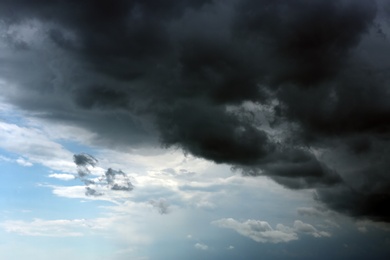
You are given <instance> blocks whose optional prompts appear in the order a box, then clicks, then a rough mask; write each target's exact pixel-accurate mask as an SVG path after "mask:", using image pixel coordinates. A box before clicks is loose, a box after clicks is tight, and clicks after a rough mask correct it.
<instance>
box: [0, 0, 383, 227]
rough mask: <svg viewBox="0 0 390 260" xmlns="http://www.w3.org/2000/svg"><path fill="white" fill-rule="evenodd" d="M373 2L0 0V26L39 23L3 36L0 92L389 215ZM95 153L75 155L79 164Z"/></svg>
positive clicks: (33, 107)
mask: <svg viewBox="0 0 390 260" xmlns="http://www.w3.org/2000/svg"><path fill="white" fill-rule="evenodd" d="M383 2H384V1H347V0H341V1H338V0H337V1H336V0H314V1H304V0H294V1H280V0H276V1H270V0H260V1H255V0H243V1H235V0H230V1H217V0H214V1H212V0H208V1H206V0H204V1H192V0H187V1H173V0H172V1H164V3H162V2H161V3H160V2H159V1H139V0H132V1H122V0H120V1H115V3H114V2H113V3H108V2H105V1H90V0H88V1H44V0H41V1H34V2H31V1H27V0H13V1H2V2H1V3H0V17H1V19H2V21H3V23H4V24H5V27H7V26H11V25H12V26H20V27H23V26H26V24H29V21H38V22H35V25H34V26H36V27H38V29H37V30H38V33H37V34H36V35H38V36H39V37H37V36H36V37H37V39H35V38H34V39H30V38H28V37H27V36H23V35H22V36H23V37H24V38H23V37H21V38H20V37H19V36H20V35H19V36H18V35H16V36H15V35H9V36H7V37H6V38H4V39H1V40H2V41H3V42H7V41H8V42H7V43H6V45H7V46H8V47H7V48H6V47H4V48H5V49H4V51H3V52H2V55H3V56H4V59H3V60H4V61H2V63H1V64H0V76H2V77H4V78H5V79H6V80H8V81H10V83H13V84H14V85H12V84H9V86H15V87H12V89H11V87H9V86H8V85H7V87H5V89H4V90H2V96H4V98H5V99H6V100H8V101H9V102H12V103H13V104H14V105H17V106H19V107H21V108H24V109H27V110H28V111H34V112H39V113H38V114H39V115H40V116H42V117H44V118H45V119H47V120H53V121H62V122H66V123H68V124H75V125H79V126H82V127H85V128H88V129H90V130H92V131H93V132H94V133H96V134H97V137H96V139H95V142H96V144H99V145H105V146H109V147H111V148H120V149H127V148H128V147H129V146H142V145H145V146H146V145H156V143H157V142H159V143H160V144H162V145H163V146H166V147H172V146H174V147H178V148H180V149H182V150H183V151H184V152H186V153H191V154H193V155H195V156H198V157H201V158H205V159H207V160H211V161H214V162H216V163H222V164H229V165H231V166H232V167H233V168H235V169H239V170H241V171H242V172H243V173H244V174H247V175H266V176H269V177H270V178H272V179H273V180H275V181H276V182H278V183H279V184H281V185H284V186H286V187H288V188H293V189H302V188H304V189H305V188H314V189H317V195H318V196H317V199H318V200H320V201H321V202H322V203H324V204H325V205H327V206H328V207H330V208H332V209H334V210H337V211H340V212H344V213H347V214H351V215H353V216H356V217H369V218H372V219H376V220H381V221H389V216H390V212H389V211H388V210H386V209H384V208H383V207H381V205H385V204H388V202H389V201H390V195H389V192H388V190H389V189H388V187H389V185H390V179H389V177H388V176H389V175H388V169H389V164H388V163H387V162H386V160H384V159H383V158H384V157H385V156H384V154H387V153H388V152H389V151H388V150H389V147H390V146H389V141H388V139H389V130H390V125H389V120H388V118H390V102H389V100H390V96H389V92H388V88H387V85H388V82H389V77H388V73H387V72H388V67H389V66H390V62H389V61H388V60H389V59H386V58H384V57H387V56H388V55H389V54H390V48H389V45H388V37H387V36H388V33H389V32H388V31H386V30H387V29H386V28H387V27H386V26H387V25H386V26H383V25H384V24H388V20H389V19H388V17H389V16H388V12H386V11H385V8H384V7H383V6H384V5H385V3H383ZM36 24H38V25H36ZM34 28H35V27H34ZM378 28H379V29H378ZM378 30H380V33H378ZM17 33H19V34H23V33H21V32H17ZM384 36H386V37H384ZM18 37H19V38H18ZM31 37H32V36H31ZM38 38H39V39H38ZM34 41H36V42H39V43H36V42H35V43H34ZM33 43H34V44H33ZM18 46H19V47H18ZM23 46H27V47H26V48H24V47H23ZM11 49H12V52H11V51H10V50H11ZM11 53H12V55H11ZM41 53H45V55H41ZM3 56H2V57H3ZM58 57H61V58H60V59H59V58H58ZM37 64H40V66H36V65H37ZM26 67H29V68H31V71H32V72H31V73H30V72H29V73H26V71H27V70H26ZM247 102H251V103H252V104H254V106H262V107H267V109H268V112H267V113H268V114H267V117H265V116H264V118H265V119H264V120H257V119H258V118H259V114H260V113H261V112H258V111H250V110H248V109H247V108H245V103H247ZM232 107H236V108H239V109H238V110H236V111H232V110H231V108H232ZM341 150H342V151H343V156H339V157H337V158H336V157H335V156H334V157H333V158H330V157H326V156H324V155H323V153H333V154H339V153H340V151H341ZM378 158H379V159H378ZM96 162H97V161H95V160H94V158H93V157H92V158H89V157H86V156H85V155H82V156H80V157H75V163H76V165H77V166H78V168H79V177H80V178H85V177H86V176H88V174H89V171H88V167H89V166H94V164H96ZM356 163H357V164H359V165H361V166H362V167H359V168H357V167H353V165H354V164H356ZM115 176H117V177H118V176H122V175H115ZM368 176H369V177H368ZM122 177H123V176H122ZM104 178H107V176H104ZM109 178H111V177H109ZM85 179H87V178H85ZM105 181H107V182H109V181H111V179H106V180H105ZM110 188H111V189H113V190H131V189H132V185H131V183H130V182H126V181H124V182H123V183H116V182H115V183H111V184H110Z"/></svg>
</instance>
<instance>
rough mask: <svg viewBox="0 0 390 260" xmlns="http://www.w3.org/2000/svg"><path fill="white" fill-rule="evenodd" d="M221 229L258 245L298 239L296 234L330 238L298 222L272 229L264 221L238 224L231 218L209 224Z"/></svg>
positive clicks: (279, 225)
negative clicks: (235, 233)
mask: <svg viewBox="0 0 390 260" xmlns="http://www.w3.org/2000/svg"><path fill="white" fill-rule="evenodd" d="M211 224H213V225H216V226H218V227H221V228H229V229H233V230H235V231H236V232H237V233H239V234H241V235H243V236H246V237H249V238H251V239H253V240H254V241H256V242H260V243H281V242H289V241H293V240H297V239H298V233H304V234H307V235H311V236H313V237H330V236H331V235H330V233H328V232H325V231H318V230H317V229H316V228H315V227H314V226H312V225H310V224H307V223H303V222H302V221H300V220H296V221H295V222H294V225H293V227H292V228H291V227H288V226H285V225H282V224H277V225H276V228H275V229H274V228H272V227H271V225H270V224H268V222H266V221H261V220H253V219H248V220H247V221H244V222H239V221H237V220H235V219H233V218H224V219H220V220H216V221H213V222H211Z"/></svg>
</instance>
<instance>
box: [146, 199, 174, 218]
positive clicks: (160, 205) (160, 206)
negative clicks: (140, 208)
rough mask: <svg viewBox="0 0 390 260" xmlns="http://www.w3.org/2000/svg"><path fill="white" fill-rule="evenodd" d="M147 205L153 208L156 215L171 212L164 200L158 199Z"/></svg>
mask: <svg viewBox="0 0 390 260" xmlns="http://www.w3.org/2000/svg"><path fill="white" fill-rule="evenodd" d="M149 203H150V204H151V205H152V206H153V207H154V208H156V209H157V211H158V213H160V214H161V215H165V214H168V213H169V212H170V211H171V209H170V204H169V203H168V201H166V200H165V199H159V200H157V201H156V200H151V201H150V202H149Z"/></svg>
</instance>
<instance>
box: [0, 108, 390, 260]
mask: <svg viewBox="0 0 390 260" xmlns="http://www.w3.org/2000/svg"><path fill="white" fill-rule="evenodd" d="M3 107H7V106H3ZM10 109H11V108H9V107H8V108H4V109H3V110H2V111H1V112H2V114H1V119H2V121H1V131H2V133H1V136H5V138H6V140H5V142H1V143H2V145H1V157H0V158H1V159H0V164H1V174H2V178H3V181H4V183H5V184H6V185H4V187H3V189H1V204H0V205H1V225H0V226H1V233H0V236H1V237H0V240H1V241H2V242H1V247H0V251H1V255H2V256H3V257H5V259H16V258H18V259H20V258H27V257H29V256H31V255H32V254H33V255H35V256H36V257H38V258H39V259H50V258H52V257H53V256H56V257H57V258H59V259H62V258H61V257H63V259H68V258H69V257H74V258H84V259H128V258H132V259H174V258H176V259H177V258H182V257H189V258H191V259H199V258H202V259H238V258H241V257H245V258H247V259H254V258H257V257H258V256H260V255H261V256H263V257H265V258H272V259H284V258H293V259H294V258H297V259H313V258H316V259H321V257H324V259H325V258H329V257H332V258H333V257H334V258H335V259H344V258H347V257H351V258H359V257H361V258H362V259H363V258H365V257H368V256H369V255H370V257H374V258H375V257H376V258H378V259H380V258H384V257H385V256H386V255H387V254H388V253H389V249H388V248H389V247H388V244H389V243H390V239H389V233H388V226H387V225H385V224H378V223H375V222H371V221H360V222H359V221H356V220H354V219H352V218H349V217H346V216H343V215H340V214H338V213H336V212H334V211H331V210H328V209H326V208H324V207H323V206H321V204H319V203H317V202H315V201H314V200H313V192H314V191H313V190H311V189H307V190H299V191H294V190H288V189H285V188H283V187H282V186H280V185H278V184H275V183H274V182H273V181H271V180H269V179H268V178H266V177H243V176H241V175H240V174H239V173H237V172H234V171H232V170H231V169H230V167H229V166H227V165H217V164H214V163H212V162H209V161H205V160H203V159H199V158H195V157H193V156H191V155H187V156H185V155H183V154H182V153H181V151H179V150H177V149H174V150H172V149H169V150H164V149H161V148H154V150H153V151H151V152H145V151H144V152H140V153H137V152H128V153H123V152H118V151H115V150H109V149H104V148H100V147H97V146H92V145H91V144H90V143H89V142H88V136H89V135H90V133H88V132H86V131H82V130H81V129H78V130H79V131H80V132H83V134H84V135H85V136H86V138H85V140H84V142H83V140H79V141H77V142H75V141H74V140H72V139H67V138H68V137H67V135H68V133H69V132H68V131H67V130H68V129H67V128H66V126H61V125H59V124H55V125H52V124H51V123H49V122H45V123H42V122H41V121H35V118H34V117H31V116H29V115H27V114H24V113H22V112H21V111H18V110H17V109H16V108H12V111H14V112H15V114H17V115H18V118H12V117H9V116H8V114H10V111H11V110H10ZM38 122H40V123H41V124H39V123H38ZM10 129H12V131H11V130H10ZM62 129H65V130H62ZM61 130H62V131H63V132H61ZM31 136H34V139H31V138H30V137H31ZM3 140H4V139H3ZM36 140H40V144H42V143H43V144H45V145H44V146H41V145H40V146H38V145H37V141H36ZM21 143H23V146H24V147H20V145H21ZM85 151H86V152H88V153H89V154H91V155H92V154H93V156H94V157H96V158H97V159H98V160H99V163H98V165H97V166H96V167H95V168H93V167H90V170H91V175H92V174H95V177H99V174H101V173H102V172H104V169H107V168H109V167H112V168H114V169H118V170H119V169H121V170H122V171H123V172H125V173H126V174H127V175H128V176H129V178H130V179H131V181H132V183H133V185H134V190H132V191H129V192H127V191H126V192H124V191H110V190H108V189H107V188H106V187H103V186H102V187H100V189H101V190H102V192H104V193H105V194H104V195H102V196H99V197H95V196H86V195H85V184H84V183H83V182H82V181H81V180H80V179H79V178H78V177H77V176H78V174H77V166H76V164H75V163H74V162H73V154H80V153H82V152H85ZM100 158H102V159H100ZM94 171H95V172H94ZM159 206H161V207H166V211H164V213H163V214H161V212H159ZM18 248H19V249H20V248H23V250H17V249H18ZM59 252H60V253H59Z"/></svg>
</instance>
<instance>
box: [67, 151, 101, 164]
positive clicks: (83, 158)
mask: <svg viewBox="0 0 390 260" xmlns="http://www.w3.org/2000/svg"><path fill="white" fill-rule="evenodd" d="M73 161H74V163H75V164H76V165H77V166H89V165H90V166H96V164H97V162H98V160H97V159H96V158H95V157H93V156H92V155H89V154H85V153H82V154H75V155H73Z"/></svg>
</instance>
